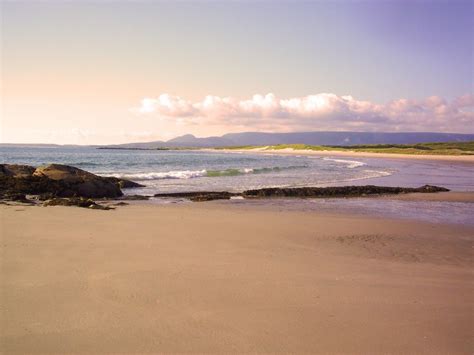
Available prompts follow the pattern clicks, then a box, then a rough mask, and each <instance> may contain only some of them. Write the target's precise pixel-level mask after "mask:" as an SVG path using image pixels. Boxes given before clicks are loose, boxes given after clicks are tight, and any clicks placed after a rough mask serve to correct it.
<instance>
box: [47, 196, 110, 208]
mask: <svg viewBox="0 0 474 355" xmlns="http://www.w3.org/2000/svg"><path fill="white" fill-rule="evenodd" d="M43 206H45V207H47V206H77V207H83V208H91V209H95V210H110V209H112V208H111V207H108V206H101V205H98V204H97V203H95V201H93V200H91V199H88V198H83V197H69V198H53V199H51V200H47V201H45V202H43Z"/></svg>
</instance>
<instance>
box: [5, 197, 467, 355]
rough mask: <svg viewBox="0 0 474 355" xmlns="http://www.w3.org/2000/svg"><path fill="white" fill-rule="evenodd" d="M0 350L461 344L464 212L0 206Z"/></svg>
mask: <svg viewBox="0 0 474 355" xmlns="http://www.w3.org/2000/svg"><path fill="white" fill-rule="evenodd" d="M0 218H1V230H0V231H1V241H0V248H1V249H0V252H1V254H0V255H1V268H2V272H1V273H2V278H1V280H0V286H1V292H0V295H1V302H0V304H1V308H0V316H1V332H0V333H1V335H0V352H1V353H3V354H15V353H16V354H20V353H21V354H26V353H28V354H32V353H44V354H59V353H60V354H65V353H67V354H72V353H83V354H86V353H87V354H94V353H128V354H130V353H162V352H166V353H184V352H195V353H224V352H225V353H276V352H289V353H330V354H381V353H387V354H470V353H472V349H473V346H474V344H473V338H472V331H473V323H472V309H473V299H474V298H473V296H474V292H473V291H474V288H473V282H472V281H473V280H472V242H473V240H474V228H473V227H467V226H461V225H449V224H430V223H422V222H416V221H406V220H390V219H382V218H375V217H373V218H372V217H370V218H368V217H363V216H356V215H348V214H323V213H317V212H290V211H280V210H277V209H262V208H259V209H252V208H241V207H239V208H237V207H234V206H232V205H230V204H224V203H214V202H212V203H204V204H197V203H196V204H179V205H161V206H159V205H143V204H137V205H130V206H124V207H119V208H117V209H116V210H112V211H96V210H87V209H83V208H75V207H29V206H5V205H3V206H0Z"/></svg>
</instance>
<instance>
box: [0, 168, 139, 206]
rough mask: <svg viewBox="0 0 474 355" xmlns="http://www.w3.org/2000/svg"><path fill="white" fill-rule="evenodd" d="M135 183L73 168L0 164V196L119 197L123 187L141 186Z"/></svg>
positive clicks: (41, 198)
mask: <svg viewBox="0 0 474 355" xmlns="http://www.w3.org/2000/svg"><path fill="white" fill-rule="evenodd" d="M141 186H143V185H140V184H137V183H135V182H133V181H129V180H125V179H119V178H115V177H102V176H98V175H95V174H92V173H90V172H87V171H84V170H81V169H78V168H75V167H73V166H68V165H61V164H50V165H46V166H41V167H38V168H35V167H32V166H28V165H14V164H0V197H1V198H6V197H7V196H14V195H16V194H31V195H39V199H40V200H45V199H49V198H52V197H74V196H76V197H86V198H117V197H120V196H122V195H123V193H122V191H121V188H132V187H141Z"/></svg>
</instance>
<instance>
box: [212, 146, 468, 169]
mask: <svg viewBox="0 0 474 355" xmlns="http://www.w3.org/2000/svg"><path fill="white" fill-rule="evenodd" d="M203 150H208V151H217V152H228V153H256V154H279V155H314V156H322V157H328V156H333V157H347V158H349V157H352V158H357V157H359V158H384V159H415V160H434V161H445V162H457V163H465V164H469V165H471V164H474V155H429V154H392V153H390V154H389V153H370V152H355V151H345V152H341V151H339V150H309V149H293V148H285V149H267V147H261V148H253V149H203Z"/></svg>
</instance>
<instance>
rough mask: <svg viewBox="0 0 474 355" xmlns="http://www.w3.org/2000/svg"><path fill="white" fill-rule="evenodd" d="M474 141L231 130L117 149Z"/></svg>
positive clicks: (447, 136) (424, 135) (446, 136)
mask: <svg viewBox="0 0 474 355" xmlns="http://www.w3.org/2000/svg"><path fill="white" fill-rule="evenodd" d="M467 141H474V134H461V133H430V132H408V133H407V132H396V133H387V132H295V133H261V132H244V133H228V134H224V135H223V136H221V137H206V138H197V137H195V136H193V135H192V134H186V135H184V136H179V137H176V138H173V139H170V140H168V141H166V142H164V141H155V142H146V143H128V144H118V145H113V146H108V147H114V148H141V149H154V148H164V147H168V148H179V147H195V148H205V147H209V148H210V147H226V146H240V145H276V144H298V143H299V144H312V145H346V146H350V145H357V144H414V143H426V142H467Z"/></svg>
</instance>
